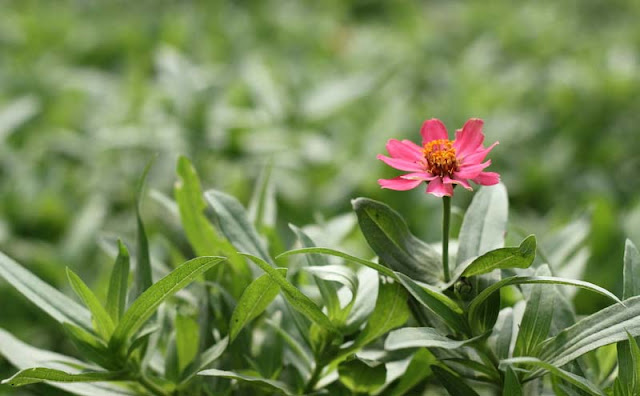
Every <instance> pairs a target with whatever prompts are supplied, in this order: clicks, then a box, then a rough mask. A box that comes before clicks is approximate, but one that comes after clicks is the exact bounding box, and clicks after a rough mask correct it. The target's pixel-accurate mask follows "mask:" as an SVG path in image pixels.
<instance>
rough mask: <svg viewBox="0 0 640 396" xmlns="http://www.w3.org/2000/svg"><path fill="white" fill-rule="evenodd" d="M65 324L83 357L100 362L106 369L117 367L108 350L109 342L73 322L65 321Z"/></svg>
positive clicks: (68, 333)
mask: <svg viewBox="0 0 640 396" xmlns="http://www.w3.org/2000/svg"><path fill="white" fill-rule="evenodd" d="M63 326H64V329H65V330H66V332H67V335H68V336H69V338H70V339H71V341H72V342H73V344H74V345H75V346H76V348H78V351H80V353H81V354H82V356H83V357H85V358H86V359H88V360H90V361H92V362H95V363H98V364H99V365H100V366H101V367H104V368H106V369H114V368H116V366H117V365H116V364H115V362H114V359H113V356H111V354H110V352H109V351H108V350H107V344H105V343H104V342H103V341H102V340H100V339H99V338H97V337H96V336H94V335H93V334H91V333H89V332H88V331H85V330H83V329H81V328H80V327H78V326H74V325H72V324H71V323H64V324H63Z"/></svg>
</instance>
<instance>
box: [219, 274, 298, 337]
mask: <svg viewBox="0 0 640 396" xmlns="http://www.w3.org/2000/svg"><path fill="white" fill-rule="evenodd" d="M279 271H280V272H281V273H282V274H283V275H284V274H286V272H287V270H286V268H282V269H279ZM278 293H280V285H278V283H277V282H276V281H275V280H273V279H272V278H271V275H269V274H264V275H262V276H260V277H259V278H257V279H256V280H254V281H253V282H251V284H250V285H249V286H248V287H247V288H246V289H245V290H244V292H243V293H242V296H241V297H240V300H238V304H237V305H236V308H235V309H234V310H233V314H232V315H231V321H230V322H229V342H233V340H235V339H236V337H237V336H238V334H240V330H242V328H243V327H244V326H245V325H246V324H247V323H249V322H251V321H252V320H253V319H255V318H256V317H257V316H258V315H260V314H261V313H262V312H264V310H265V309H267V307H268V306H269V304H271V302H272V301H273V300H274V299H275V298H276V297H277V296H278Z"/></svg>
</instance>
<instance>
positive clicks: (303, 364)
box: [265, 319, 313, 376]
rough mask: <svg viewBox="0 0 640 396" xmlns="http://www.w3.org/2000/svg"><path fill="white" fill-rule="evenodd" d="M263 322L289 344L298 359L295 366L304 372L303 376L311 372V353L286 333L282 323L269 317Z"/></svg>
mask: <svg viewBox="0 0 640 396" xmlns="http://www.w3.org/2000/svg"><path fill="white" fill-rule="evenodd" d="M265 323H266V324H267V325H268V326H269V327H271V328H272V329H273V330H274V331H275V332H276V333H278V335H280V337H282V339H283V340H284V342H286V343H287V345H289V347H290V348H291V351H292V352H293V354H294V355H295V356H297V357H298V358H299V359H296V363H297V364H295V367H296V369H297V370H299V371H300V372H301V373H304V376H308V375H309V374H310V372H311V368H312V366H313V360H312V354H311V352H310V351H309V350H308V349H307V348H305V347H304V346H303V345H302V344H301V343H300V342H298V340H296V339H295V338H294V337H293V336H292V335H291V334H289V333H287V331H286V330H285V329H283V328H282V324H280V323H276V322H275V321H273V320H271V319H267V320H266V321H265Z"/></svg>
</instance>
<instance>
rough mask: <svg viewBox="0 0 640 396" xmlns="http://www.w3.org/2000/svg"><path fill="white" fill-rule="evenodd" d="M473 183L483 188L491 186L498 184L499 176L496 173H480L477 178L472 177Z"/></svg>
mask: <svg viewBox="0 0 640 396" xmlns="http://www.w3.org/2000/svg"><path fill="white" fill-rule="evenodd" d="M471 180H473V182H474V183H477V184H481V185H483V186H493V185H494V184H498V183H500V175H499V174H497V173H496V172H481V173H480V174H479V175H478V176H476V177H474V178H473V179H471Z"/></svg>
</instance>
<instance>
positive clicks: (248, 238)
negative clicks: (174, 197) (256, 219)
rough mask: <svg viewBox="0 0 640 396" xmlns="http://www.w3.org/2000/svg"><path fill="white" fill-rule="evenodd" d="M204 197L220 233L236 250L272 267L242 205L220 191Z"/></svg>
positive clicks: (210, 191)
mask: <svg viewBox="0 0 640 396" xmlns="http://www.w3.org/2000/svg"><path fill="white" fill-rule="evenodd" d="M204 196H205V199H206V200H207V202H209V204H210V205H211V207H212V208H213V210H214V212H215V213H216V215H217V217H218V221H219V222H220V229H221V230H222V233H223V234H224V235H225V236H226V237H227V239H228V240H229V241H230V242H231V243H232V244H233V245H234V246H235V247H236V249H237V250H239V251H241V252H246V253H249V254H251V255H253V256H256V257H259V258H260V259H262V260H264V261H266V262H267V263H269V264H270V265H272V266H273V261H272V260H271V256H270V255H269V252H268V251H267V249H266V248H265V247H264V244H263V242H262V240H260V237H259V236H258V233H257V232H256V230H255V228H254V227H253V226H252V225H251V223H250V222H249V219H248V218H247V212H246V211H245V210H244V208H243V207H242V204H240V202H238V200H237V199H235V198H234V197H232V196H231V195H228V194H225V193H223V192H221V191H216V190H209V191H207V192H205V193H204Z"/></svg>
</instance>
